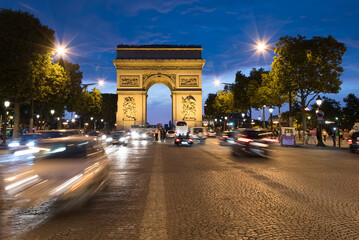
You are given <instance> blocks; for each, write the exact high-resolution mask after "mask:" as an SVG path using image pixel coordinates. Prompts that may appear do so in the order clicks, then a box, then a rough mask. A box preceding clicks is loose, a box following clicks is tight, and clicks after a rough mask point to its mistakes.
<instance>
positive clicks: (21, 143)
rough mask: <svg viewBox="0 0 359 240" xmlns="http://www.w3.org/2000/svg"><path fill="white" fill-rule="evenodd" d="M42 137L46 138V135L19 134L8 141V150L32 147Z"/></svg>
mask: <svg viewBox="0 0 359 240" xmlns="http://www.w3.org/2000/svg"><path fill="white" fill-rule="evenodd" d="M43 138H46V136H45V135H43V134H41V133H28V134H25V135H23V136H21V138H18V139H13V140H11V141H10V142H9V143H8V147H9V148H10V150H19V149H26V148H29V147H34V146H36V145H37V142H38V140H39V139H43Z"/></svg>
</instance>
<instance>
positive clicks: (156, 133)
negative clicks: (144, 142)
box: [155, 128, 159, 142]
mask: <svg viewBox="0 0 359 240" xmlns="http://www.w3.org/2000/svg"><path fill="white" fill-rule="evenodd" d="M158 134H159V130H158V128H156V129H155V142H158Z"/></svg>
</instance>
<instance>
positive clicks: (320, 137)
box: [315, 95, 325, 147]
mask: <svg viewBox="0 0 359 240" xmlns="http://www.w3.org/2000/svg"><path fill="white" fill-rule="evenodd" d="M315 101H316V103H317V105H318V112H317V116H318V117H320V114H322V116H321V117H322V119H321V120H319V118H318V125H319V133H318V134H317V138H318V144H317V146H322V147H324V146H325V144H324V143H323V138H322V120H323V115H324V113H323V112H322V111H320V106H321V105H322V103H323V100H322V99H321V98H320V96H319V95H318V98H317V99H316V100H315Z"/></svg>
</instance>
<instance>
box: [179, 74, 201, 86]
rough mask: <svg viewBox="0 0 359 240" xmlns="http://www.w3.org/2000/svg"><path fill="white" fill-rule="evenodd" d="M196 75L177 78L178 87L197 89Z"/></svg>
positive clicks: (197, 78)
mask: <svg viewBox="0 0 359 240" xmlns="http://www.w3.org/2000/svg"><path fill="white" fill-rule="evenodd" d="M198 80H199V77H198V75H193V76H189V75H186V76H179V86H180V87H198V86H199V84H198Z"/></svg>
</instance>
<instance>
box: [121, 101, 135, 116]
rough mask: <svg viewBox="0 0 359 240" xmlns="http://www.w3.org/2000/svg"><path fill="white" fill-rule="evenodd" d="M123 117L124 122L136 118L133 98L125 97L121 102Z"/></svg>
mask: <svg viewBox="0 0 359 240" xmlns="http://www.w3.org/2000/svg"><path fill="white" fill-rule="evenodd" d="M123 116H124V119H126V120H132V119H135V118H136V103H135V99H134V98H133V97H126V98H125V101H124V102H123Z"/></svg>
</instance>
